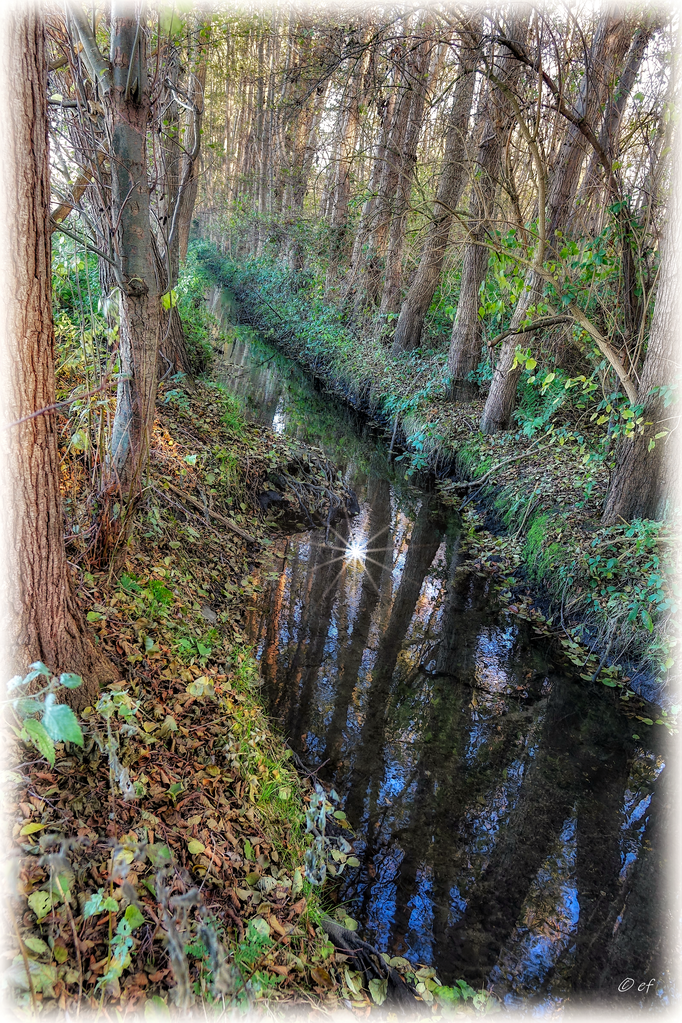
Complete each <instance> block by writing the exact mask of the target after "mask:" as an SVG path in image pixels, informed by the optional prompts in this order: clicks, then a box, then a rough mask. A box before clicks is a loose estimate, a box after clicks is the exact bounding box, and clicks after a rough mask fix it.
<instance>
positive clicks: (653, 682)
mask: <svg viewBox="0 0 682 1023" xmlns="http://www.w3.org/2000/svg"><path fill="white" fill-rule="evenodd" d="M198 252H199V256H200V259H201V260H202V262H203V263H204V265H205V266H206V267H207V268H208V270H209V272H210V273H211V274H212V275H213V277H214V279H215V280H217V281H219V282H220V283H222V284H224V285H226V286H227V287H229V288H231V289H232V290H233V292H234V294H235V297H236V298H237V300H238V301H239V303H240V308H241V310H242V315H243V317H244V319H245V320H246V322H249V323H250V324H252V325H253V326H254V327H255V328H256V329H257V330H258V331H259V332H260V334H261V336H262V337H263V338H264V339H265V340H268V341H270V342H272V343H275V344H276V345H278V347H280V348H281V349H282V350H283V351H284V353H285V354H287V355H289V356H290V357H292V358H294V359H296V360H297V361H298V362H300V363H301V364H302V365H303V366H305V367H306V368H307V369H308V370H309V371H311V372H312V373H314V374H315V375H316V376H317V377H318V378H319V379H320V380H322V381H323V382H324V385H325V386H326V387H327V388H328V390H329V391H330V392H331V393H335V394H338V395H339V396H340V397H342V398H343V399H344V400H346V401H349V402H350V403H351V404H353V405H354V406H355V407H356V408H358V409H360V410H362V411H364V412H366V413H367V414H369V415H370V416H372V417H373V418H374V419H375V420H376V421H377V422H378V423H379V424H381V426H382V427H383V428H384V429H385V431H386V436H387V443H388V439H389V437H390V438H391V445H392V446H395V445H396V444H399V445H401V447H402V450H403V451H404V454H403V456H402V457H404V458H405V459H407V461H408V465H409V468H408V471H409V472H412V473H414V474H415V475H416V476H417V478H418V476H419V474H424V473H426V474H431V478H432V479H434V478H435V481H436V483H435V485H436V488H437V490H438V491H439V492H440V495H441V497H442V498H443V500H444V501H445V502H446V503H449V504H451V505H452V506H454V507H455V508H458V509H462V510H467V511H471V510H472V509H475V510H476V511H477V513H478V516H477V526H478V528H479V543H480V541H481V539H482V538H483V537H485V538H486V550H487V553H488V555H489V556H490V557H493V558H494V559H495V561H496V562H497V563H498V564H500V565H501V567H502V568H503V569H504V570H505V571H506V573H507V574H508V575H512V576H513V575H516V576H518V577H519V579H520V580H521V581H522V582H524V583H526V584H529V585H531V586H532V587H533V588H534V590H535V592H536V593H537V595H538V603H539V605H540V606H541V607H542V608H544V611H545V612H546V615H547V617H548V618H549V620H550V621H554V623H555V624H556V625H558V626H559V627H560V629H561V631H562V632H563V633H565V637H566V639H565V642H566V643H567V644H571V645H572V649H573V651H574V659H575V662H576V664H578V663H580V664H582V665H583V667H584V666H585V664H586V659H587V656H588V655H589V656H590V657H591V658H592V659H593V660H594V659H595V658H596V661H595V663H596V665H598V668H597V670H596V673H595V666H594V665H593V664H590V665H589V666H588V667H587V669H585V667H584V670H587V671H588V674H589V677H590V678H591V679H592V680H593V681H594V680H595V679H596V678H597V677H600V678H601V681H603V682H604V683H605V684H606V685H618V686H620V687H621V688H623V687H627V686H633V687H634V689H635V690H636V691H637V692H641V693H642V695H644V696H646V698H647V699H652V700H655V701H657V702H658V701H660V702H662V703H663V704H664V705H665V706H667V707H668V709H669V710H670V709H671V708H673V709H672V713H676V709H675V708H676V704H677V702H678V701H679V693H678V692H677V689H678V682H677V681H676V679H677V678H678V675H679V672H677V670H676V665H675V662H676V659H677V658H676V656H675V650H674V647H675V645H676V643H677V624H676V622H677V618H676V613H677V593H676V590H675V584H674V579H675V576H676V574H677V568H678V564H677V561H679V556H678V557H677V558H676V551H677V552H679V550H680V545H679V544H678V543H677V534H678V533H679V522H677V521H676V520H673V519H671V520H670V521H666V522H654V521H649V520H642V521H634V522H632V523H626V522H623V523H622V524H617V525H615V526H610V527H604V526H602V525H601V523H600V515H601V508H602V505H603V502H604V498H605V495H606V491H607V489H608V483H609V470H608V465H607V462H606V461H605V460H604V459H603V458H595V457H594V451H593V448H594V444H593V441H592V439H591V431H592V432H594V430H595V428H596V427H595V426H594V421H595V420H596V419H597V418H598V414H593V412H592V409H593V407H594V403H593V405H588V406H586V407H585V408H584V409H576V408H573V407H572V406H571V405H567V404H566V402H565V396H564V395H565V387H564V384H563V382H561V381H560V382H559V383H560V388H559V390H558V391H557V394H556V398H552V400H551V401H550V400H549V398H551V390H552V388H553V387H554V382H552V384H551V386H550V385H547V387H548V388H549V391H548V397H547V399H544V398H543V394H544V390H543V392H542V393H541V394H539V395H537V396H536V397H537V400H538V402H540V403H541V404H539V405H538V407H537V408H536V409H535V411H536V412H537V413H538V415H537V416H536V419H535V420H533V418H532V416H531V415H530V413H529V414H528V415H527V416H526V420H525V425H524V429H521V428H519V429H517V430H510V431H508V432H506V433H502V434H497V435H495V436H490V437H489V436H484V435H483V434H481V433H480V431H479V429H478V423H479V420H480V415H481V412H482V408H483V400H482V399H481V398H479V399H474V400H472V401H468V402H460V403H457V404H453V402H451V401H450V400H449V399H448V398H447V397H446V395H445V393H444V389H443V384H442V379H443V373H444V359H445V356H446V351H444V352H438V351H433V352H431V354H428V353H427V355H426V356H424V358H420V357H419V353H417V355H416V356H414V355H406V356H401V357H399V358H398V359H396V358H395V357H394V356H392V355H391V354H390V351H389V348H388V347H387V346H386V345H385V344H384V343H383V342H382V340H381V338H380V337H379V338H377V337H373V336H371V335H370V334H368V335H367V336H363V337H358V336H357V335H356V333H355V331H354V330H353V329H352V328H351V327H348V326H345V325H344V322H343V316H342V315H341V314H340V313H339V311H338V310H336V309H334V308H332V307H331V306H329V304H327V303H325V301H324V299H322V298H320V289H319V285H318V284H317V283H316V282H314V281H313V282H312V283H310V282H308V283H306V281H305V280H301V281H298V280H294V277H293V276H292V275H291V274H290V273H289V272H288V271H285V270H282V269H281V268H279V267H273V266H272V265H271V264H269V263H268V262H267V261H266V260H251V261H250V262H246V263H237V262H233V261H230V260H229V259H227V258H223V257H220V256H219V255H218V253H217V252H216V251H215V250H214V249H211V248H210V247H209V246H206V247H205V248H204V249H203V250H198ZM534 400H535V399H534ZM542 402H544V405H542ZM481 529H482V532H480V530H481ZM482 553H483V555H485V551H482Z"/></svg>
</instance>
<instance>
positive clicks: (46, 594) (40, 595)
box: [0, 7, 117, 709]
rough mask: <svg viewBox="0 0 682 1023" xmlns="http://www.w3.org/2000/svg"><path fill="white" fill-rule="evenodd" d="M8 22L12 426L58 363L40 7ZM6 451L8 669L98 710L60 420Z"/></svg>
mask: <svg viewBox="0 0 682 1023" xmlns="http://www.w3.org/2000/svg"><path fill="white" fill-rule="evenodd" d="M1 20H2V27H1V30H0V39H1V40H2V49H3V51H4V52H3V53H2V59H1V60H0V66H1V68H2V71H1V74H2V77H3V78H4V79H5V80H4V81H3V82H2V85H3V89H2V95H3V97H4V98H5V101H6V102H5V114H6V118H7V119H8V121H9V123H8V124H7V126H6V127H7V132H8V133H7V137H6V140H5V145H4V146H3V147H2V152H1V154H0V161H1V163H2V176H1V181H0V215H1V217H2V225H3V251H2V292H3V295H4V299H3V305H2V308H3V316H2V319H3V324H2V326H3V328H4V333H5V341H6V344H5V345H4V346H3V366H2V369H3V373H2V377H3V384H4V386H5V387H7V388H8V391H7V393H6V394H5V398H6V401H5V402H4V405H5V416H4V418H5V423H6V426H7V424H8V423H15V422H16V421H17V420H20V419H24V418H25V417H27V416H30V415H31V414H32V413H34V412H36V411H38V410H40V409H43V408H46V407H49V406H51V405H53V403H54V401H55V365H54V330H53V323H52V294H51V261H50V255H51V253H50V230H49V226H48V223H49V222H48V218H49V210H50V189H49V177H48V142H47V74H46V69H47V59H46V58H47V55H46V49H45V37H44V30H43V26H42V22H41V19H40V18H39V16H38V13H37V10H36V8H35V7H24V8H23V9H18V8H16V7H15V8H14V9H11V10H8V9H7V8H4V9H3V13H2V19H1ZM2 443H3V448H4V450H3V456H4V457H3V463H4V464H3V468H4V471H5V474H6V476H5V483H6V484H7V483H10V481H11V483H10V487H11V490H10V493H11V498H12V501H11V506H9V507H6V508H5V516H3V518H4V519H5V529H6V533H5V537H4V539H5V551H6V556H7V561H6V565H5V568H6V572H7V578H6V579H5V585H4V586H3V591H4V596H5V599H6V601H7V605H6V609H5V613H4V614H3V619H4V622H3V625H4V629H3V631H4V633H5V636H9V637H10V644H8V645H9V647H10V649H9V650H6V654H7V656H8V660H9V664H8V665H6V668H9V669H10V670H12V671H16V672H20V673H24V672H25V671H26V669H27V667H28V665H29V663H31V662H32V661H35V660H42V661H43V662H44V663H45V664H46V665H47V666H48V667H49V668H50V669H51V670H52V671H54V672H60V671H74V672H76V673H78V674H80V675H82V677H83V680H84V685H83V686H82V687H81V688H79V689H75V690H70V691H68V695H69V702H70V703H71V705H72V706H73V707H75V708H76V709H79V708H81V707H83V706H86V705H87V704H90V703H93V702H94V701H96V700H97V698H98V693H99V685H100V683H102V682H111V681H113V680H114V679H115V678H117V673H116V671H115V669H114V667H113V665H112V664H111V663H110V662H108V661H107V659H106V658H105V657H104V656H103V655H102V653H101V651H100V650H98V649H97V647H96V645H95V639H94V636H93V635H92V634H91V633H90V632H89V629H88V627H87V625H86V624H85V621H84V619H83V615H82V612H81V610H80V608H79V606H78V603H77V600H76V597H75V593H74V589H73V584H72V581H71V576H70V573H69V567H68V563H67V560H66V552H65V548H64V521H63V516H62V507H61V497H60V492H59V453H58V450H57V429H56V420H55V413H54V410H53V411H51V412H46V413H44V414H42V415H38V416H34V417H33V418H30V419H27V421H25V422H22V423H20V424H18V425H15V426H10V427H9V428H6V429H5V430H4V431H3V434H2ZM4 496H5V499H6V497H7V491H6V490H5V493H4Z"/></svg>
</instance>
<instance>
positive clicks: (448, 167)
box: [393, 17, 480, 353]
mask: <svg viewBox="0 0 682 1023" xmlns="http://www.w3.org/2000/svg"><path fill="white" fill-rule="evenodd" d="M468 27H469V28H470V31H469V32H468V33H467V35H466V37H465V38H463V39H462V44H461V45H462V53H461V57H460V78H459V81H458V82H457V85H456V87H455V95H454V98H453V101H452V109H451V111H450V117H449V124H448V132H447V135H446V139H445V152H444V154H443V167H442V170H441V174H440V180H439V182H438V189H437V191H436V208H435V210H434V217H433V220H432V221H431V224H430V225H429V229H428V233H427V235H426V241H425V242H424V248H423V250H422V254H421V260H420V262H419V268H418V270H417V273H416V275H415V278H414V280H413V281H412V284H411V285H410V288H409V291H408V292H407V295H406V296H405V300H404V302H403V304H402V307H401V310H400V316H399V317H398V323H397V326H396V330H395V334H394V336H393V351H394V352H396V353H397V352H399V351H412V350H413V349H414V348H416V347H417V346H418V345H419V342H420V340H421V334H422V328H423V326H424V317H425V316H426V313H427V311H428V309H429V306H430V305H431V301H432V299H433V296H434V295H435V293H436V288H437V287H438V282H439V280H440V275H441V271H442V269H443V261H444V259H445V251H446V248H447V244H448V238H449V237H450V228H451V226H452V218H453V214H452V213H451V212H450V211H451V210H453V209H454V208H455V207H456V206H457V203H458V202H459V199H460V196H461V194H462V191H463V189H464V185H465V183H466V176H467V168H466V163H465V156H466V139H467V133H468V126H469V117H470V116H471V103H472V100H473V95H474V85H475V75H474V71H475V69H476V65H477V64H478V61H479V59H480V54H479V51H478V42H479V38H480V17H479V18H477V19H475V20H473V19H472V23H471V24H470V26H468Z"/></svg>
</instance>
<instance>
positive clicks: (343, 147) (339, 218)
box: [325, 29, 371, 294]
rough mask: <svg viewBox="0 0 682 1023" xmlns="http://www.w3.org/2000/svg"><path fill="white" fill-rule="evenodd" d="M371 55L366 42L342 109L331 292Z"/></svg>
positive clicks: (333, 196)
mask: <svg viewBox="0 0 682 1023" xmlns="http://www.w3.org/2000/svg"><path fill="white" fill-rule="evenodd" d="M368 37H369V29H366V30H365V32H364V33H363V35H362V37H361V43H362V45H365V44H366V42H367V39H368ZM370 58H371V50H370V48H369V47H368V46H367V47H366V49H365V51H364V53H363V56H362V59H361V61H360V62H359V64H358V66H357V67H356V68H355V69H354V73H353V74H352V76H351V77H350V80H349V82H348V85H347V92H348V98H347V99H346V100H345V102H344V104H343V105H342V107H341V110H340V112H339V118H338V120H339V147H338V156H337V162H336V166H335V168H334V178H333V183H332V187H331V189H330V194H329V225H330V230H329V234H330V239H329V263H328V266H327V275H326V282H325V291H326V292H327V294H329V293H330V292H331V290H332V288H333V287H334V285H335V283H336V279H337V276H338V270H339V262H340V260H341V258H342V256H343V255H344V252H345V249H346V243H347V238H348V199H349V197H350V183H351V167H352V164H353V157H354V155H355V147H356V144H357V138H358V132H359V130H360V116H359V111H360V105H361V104H364V103H365V100H366V95H365V84H364V83H365V75H366V73H367V68H368V64H369V61H370Z"/></svg>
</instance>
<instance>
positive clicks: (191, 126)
mask: <svg viewBox="0 0 682 1023" xmlns="http://www.w3.org/2000/svg"><path fill="white" fill-rule="evenodd" d="M209 18H210V15H209V14H205V13H199V14H196V15H195V16H194V17H193V19H192V33H193V38H192V40H191V44H190V52H191V58H190V67H191V69H192V71H191V74H190V75H189V76H188V82H187V95H188V97H189V100H190V103H191V104H192V105H193V107H194V110H193V111H189V110H187V111H185V114H186V117H185V130H184V134H183V137H182V145H183V147H184V150H185V153H184V155H183V157H182V160H181V166H180V189H181V194H180V209H179V211H178V249H179V256H180V262H181V263H182V262H184V260H185V259H186V258H187V246H188V244H189V233H190V229H191V226H192V214H193V213H194V204H195V202H196V199H197V190H198V188H199V147H200V136H201V122H202V119H203V116H204V88H205V86H206V67H207V64H208V38H209V33H210V21H209Z"/></svg>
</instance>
